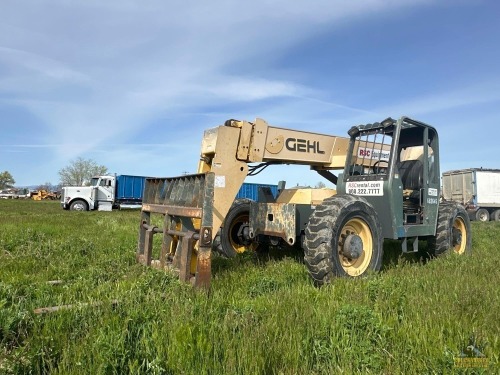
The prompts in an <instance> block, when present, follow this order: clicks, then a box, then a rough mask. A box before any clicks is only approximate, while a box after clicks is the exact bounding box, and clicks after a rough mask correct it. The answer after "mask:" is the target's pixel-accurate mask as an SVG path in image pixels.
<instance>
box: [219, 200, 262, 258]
mask: <svg viewBox="0 0 500 375" xmlns="http://www.w3.org/2000/svg"><path fill="white" fill-rule="evenodd" d="M250 202H251V200H250V199H237V200H235V201H234V203H233V205H232V206H231V208H230V209H229V212H228V213H227V215H226V218H225V219H224V222H223V223H222V228H221V230H220V231H219V234H218V235H217V236H216V238H215V239H214V245H213V250H214V251H216V252H217V253H219V254H220V255H222V256H225V257H228V258H233V257H235V256H236V255H237V254H240V253H244V252H247V251H257V248H258V243H257V242H254V241H251V240H249V239H246V238H245V236H243V232H244V231H245V227H246V228H248V224H249V221H250Z"/></svg>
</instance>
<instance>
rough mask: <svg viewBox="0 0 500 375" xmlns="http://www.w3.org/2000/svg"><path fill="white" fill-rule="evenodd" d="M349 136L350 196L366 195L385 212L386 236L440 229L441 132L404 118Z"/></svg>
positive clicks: (347, 184) (351, 132) (362, 128)
mask: <svg viewBox="0 0 500 375" xmlns="http://www.w3.org/2000/svg"><path fill="white" fill-rule="evenodd" d="M348 133H349V135H350V136H351V143H350V151H349V152H348V157H347V163H346V168H345V170H344V179H343V180H344V183H345V186H344V188H345V193H347V194H353V195H358V196H363V197H364V198H365V199H366V200H367V201H368V202H369V203H370V204H372V205H373V206H374V207H375V208H376V210H377V211H378V212H379V213H381V219H382V221H383V224H384V223H385V224H386V225H383V228H384V233H385V237H386V238H401V237H406V236H407V235H408V227H409V226H419V225H420V226H425V227H428V228H429V230H424V232H428V231H431V230H432V231H434V230H435V225H436V218H437V208H438V203H439V189H440V187H439V185H440V184H439V173H440V172H439V161H438V156H439V150H438V135H437V132H436V130H435V129H434V128H433V127H431V126H429V125H427V124H424V123H421V122H419V121H415V120H412V119H409V118H407V117H402V118H401V119H399V120H398V121H396V120H393V119H391V118H388V119H386V120H384V121H382V122H381V123H378V122H377V123H373V124H367V125H359V126H354V127H352V128H351V129H350V130H349V132H348ZM388 223H392V225H388ZM410 231H411V230H410ZM389 234H390V235H389Z"/></svg>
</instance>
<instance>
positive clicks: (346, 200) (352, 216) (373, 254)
mask: <svg viewBox="0 0 500 375" xmlns="http://www.w3.org/2000/svg"><path fill="white" fill-rule="evenodd" d="M350 249H353V250H354V253H356V251H357V252H358V253H357V255H356V254H354V256H352V257H350V256H349V255H347V254H346V252H347V253H349V250H350ZM351 254H352V253H351ZM382 257H383V237H382V228H381V225H380V222H379V220H378V215H377V213H376V212H375V210H374V209H373V207H372V206H371V205H370V204H369V203H368V202H367V201H366V200H364V199H363V198H361V197H357V196H352V195H336V196H333V197H331V198H327V199H325V200H324V201H323V202H322V203H321V204H320V205H318V206H317V207H316V210H314V212H313V213H312V214H311V216H310V218H309V223H308V225H307V227H306V231H305V239H304V261H305V263H306V266H307V268H308V270H309V273H310V275H311V277H312V278H313V280H314V282H315V283H316V284H317V285H323V284H325V283H328V282H329V281H331V279H332V278H333V277H335V276H344V277H360V276H364V275H366V274H367V273H368V272H369V271H378V270H380V267H381V266H382Z"/></svg>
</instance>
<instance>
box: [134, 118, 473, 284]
mask: <svg viewBox="0 0 500 375" xmlns="http://www.w3.org/2000/svg"><path fill="white" fill-rule="evenodd" d="M348 136H349V137H340V136H331V135H324V134H317V133H311V132H305V131H297V130H292V129H284V128H279V127H274V126H270V125H268V124H267V123H266V122H265V121H264V120H262V119H256V121H255V122H247V121H237V120H228V121H226V122H225V124H224V125H222V126H219V127H216V128H213V129H208V130H206V131H205V133H204V136H203V140H202V144H201V158H200V161H199V164H198V173H197V174H194V175H186V176H181V177H173V178H148V179H147V180H146V184H145V190H144V199H143V205H142V211H141V221H140V226H139V241H138V249H137V260H138V261H139V262H140V263H142V264H145V265H148V266H154V267H157V268H161V269H173V270H176V271H178V273H179V278H180V279H181V280H183V281H190V282H191V283H192V284H194V285H195V286H198V287H205V288H208V287H209V285H210V279H211V254H212V251H213V250H215V251H219V252H221V253H223V254H225V255H227V256H231V255H234V254H236V253H238V252H243V251H249V250H250V251H251V250H254V249H256V248H257V247H258V246H259V245H261V244H266V243H271V244H278V243H282V244H286V245H289V246H293V245H297V244H299V245H300V246H302V248H303V250H304V261H305V264H306V266H307V268H308V270H309V273H310V275H311V277H312V279H313V280H314V282H315V283H316V284H318V285H322V284H324V283H327V282H329V281H330V280H331V279H332V278H333V277H335V276H348V277H360V276H363V275H366V274H367V273H368V272H370V271H378V270H379V269H380V267H381V265H382V256H383V241H384V239H399V240H401V247H402V251H403V252H405V253H408V252H417V251H419V247H418V246H419V240H426V241H427V244H428V246H427V251H428V253H429V255H431V256H437V255H441V254H444V253H446V252H448V251H449V250H452V251H453V252H455V253H458V254H464V253H468V252H470V248H471V231H470V222H469V218H468V215H467V213H466V212H465V210H464V209H463V208H462V207H461V206H459V205H457V204H455V203H449V202H440V199H439V197H440V170H439V141H438V134H437V131H436V129H434V128H433V127H431V126H429V125H427V124H425V123H423V122H420V121H416V120H413V119H410V118H408V117H401V118H400V119H398V120H393V119H392V118H387V119H385V120H384V121H382V122H380V123H379V122H375V123H373V124H366V125H358V126H353V127H352V128H351V129H350V130H349V131H348ZM272 164H302V165H308V166H310V168H311V169H313V170H315V171H317V172H318V173H319V174H320V175H321V176H323V177H324V178H326V179H328V180H329V181H330V182H332V183H334V184H335V185H336V191H335V190H330V189H284V190H282V191H281V192H280V194H279V195H278V196H277V198H275V197H274V196H273V195H272V194H270V192H269V191H266V190H265V189H264V190H263V191H261V192H260V193H261V194H259V199H258V201H255V202H254V201H249V200H243V201H236V202H234V199H235V196H236V194H237V192H238V190H239V188H240V186H241V185H242V183H243V181H244V180H245V178H246V177H247V176H249V175H255V174H257V173H258V172H260V171H261V170H262V169H263V168H266V167H267V166H269V165H272ZM334 170H337V171H340V173H338V175H335V174H334V173H332V171H334ZM151 214H159V215H162V216H161V217H160V218H157V220H153V221H152V220H151V216H152V215H151ZM158 219H161V222H162V225H161V228H160V227H157V226H155V225H153V223H156V222H158V221H159V220H158ZM156 233H161V234H162V241H161V242H162V244H161V249H160V250H159V251H158V252H155V255H158V256H157V257H155V258H156V259H153V236H154V234H156Z"/></svg>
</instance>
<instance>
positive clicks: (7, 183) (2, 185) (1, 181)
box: [0, 171, 16, 189]
mask: <svg viewBox="0 0 500 375" xmlns="http://www.w3.org/2000/svg"><path fill="white" fill-rule="evenodd" d="M15 183H16V181H15V180H14V178H13V177H12V175H11V174H10V173H9V172H8V171H3V172H2V173H0V189H6V188H11V187H13V186H14V184H15Z"/></svg>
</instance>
